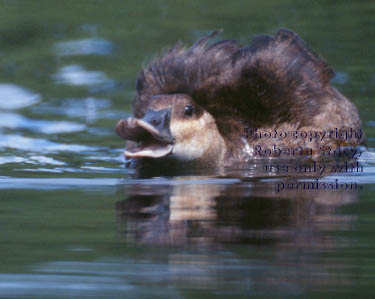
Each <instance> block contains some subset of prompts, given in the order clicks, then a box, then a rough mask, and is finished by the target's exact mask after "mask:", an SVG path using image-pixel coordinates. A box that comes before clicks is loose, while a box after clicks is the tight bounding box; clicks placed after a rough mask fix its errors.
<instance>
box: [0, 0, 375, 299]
mask: <svg viewBox="0 0 375 299" xmlns="http://www.w3.org/2000/svg"><path fill="white" fill-rule="evenodd" d="M374 15H375V3H374V2H373V1H351V2H350V1H339V2H337V1H336V2H332V3H329V2H327V1H313V2H311V3H310V2H306V1H305V2H301V1H292V0H290V1H235V2H234V3H233V2H231V1H217V0H215V1H204V2H203V1H172V0H171V1H120V0H118V1H99V0H97V1H79V0H74V1H73V0H71V1H47V0H46V1H42V0H37V1H28V0H23V1H22V0H19V1H6V0H0V297H1V298H25V297H27V298H68V297H71V298H78V297H90V296H92V297H97V298H117V297H136V298H147V297H151V296H153V297H155V298H169V297H170V298H193V297H194V298H199V297H202V298H211V297H222V298H232V297H238V298H241V297H244V298H245V297H249V296H255V295H259V296H269V297H273V296H280V297H286V296H295V295H297V296H306V297H317V298H318V297H345V296H348V297H349V296H354V295H358V296H366V297H370V296H374V295H375V291H374V288H373V285H374V282H375V199H374V194H375V162H374V161H375V152H374V150H373V149H374V148H375V113H374V112H375V101H374V96H375V67H374V66H375V18H374ZM280 27H287V28H290V29H292V30H294V31H296V32H298V33H299V34H300V35H301V36H302V37H303V39H304V40H305V41H307V42H308V44H309V45H310V46H312V47H313V48H314V50H315V51H316V52H318V53H319V54H321V55H322V56H323V57H324V58H325V59H326V60H327V61H328V62H329V63H330V64H331V65H332V66H333V68H334V69H335V71H336V77H335V79H334V80H333V84H334V85H335V86H336V87H337V88H338V89H339V90H340V91H341V92H342V93H343V94H345V95H346V96H347V97H348V98H350V99H351V100H352V101H353V102H354V103H355V104H356V106H357V107H358V109H359V111H360V114H361V118H362V120H363V127H364V130H365V132H366V135H367V137H368V141H367V146H368V150H364V153H363V154H362V156H361V157H360V158H359V160H358V161H357V162H358V163H359V164H360V168H359V170H358V171H355V170H353V169H352V171H350V170H345V171H344V170H343V171H340V172H336V173H332V174H330V175H328V174H326V176H323V177H320V178H319V183H320V184H322V183H325V184H326V186H328V184H332V186H333V187H332V188H331V189H332V190H327V188H325V189H322V188H320V189H317V188H314V189H303V187H302V186H304V185H303V184H304V183H305V184H308V182H310V183H311V182H316V177H317V175H316V173H314V172H311V171H309V172H308V173H307V174H303V175H301V174H300V173H297V172H296V173H290V172H289V173H288V174H286V173H281V172H279V173H274V174H273V175H267V174H266V173H265V172H264V168H263V167H264V165H260V164H259V165H255V164H254V165H248V166H246V167H245V168H244V169H240V170H230V171H228V172H226V173H216V174H212V173H205V172H203V173H202V172H201V173H186V174H183V175H179V176H168V177H150V178H144V179H141V178H135V177H134V174H133V173H132V171H129V170H127V169H125V168H124V163H123V162H124V161H123V157H122V151H123V146H124V144H123V142H122V140H121V139H120V138H119V137H117V136H116V135H115V134H114V126H115V124H116V122H117V120H118V119H120V118H124V117H126V116H127V115H129V114H130V104H131V101H132V99H133V98H134V96H135V87H134V85H135V77H136V73H137V71H138V70H139V68H140V67H141V65H142V64H144V63H146V62H147V61H149V60H150V59H151V58H152V57H153V56H154V55H155V54H156V53H159V52H160V50H161V49H163V48H166V47H168V46H170V45H173V44H174V43H175V42H176V41H178V40H183V41H185V42H186V43H188V44H191V43H192V42H194V40H196V39H197V38H199V37H202V36H203V35H204V34H206V33H209V32H211V31H212V30H215V29H218V28H223V29H224V32H223V33H222V34H221V36H220V38H231V39H237V40H240V41H241V42H243V43H247V42H249V41H250V40H251V37H252V36H253V35H255V34H260V33H267V34H271V33H274V32H275V31H276V30H277V29H278V28H280ZM311 169H312V168H311ZM298 182H300V184H298ZM301 182H302V183H301ZM297 188H298V189H297Z"/></svg>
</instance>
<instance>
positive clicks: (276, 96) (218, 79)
mask: <svg viewBox="0 0 375 299" xmlns="http://www.w3.org/2000/svg"><path fill="white" fill-rule="evenodd" d="M218 33H219V32H218V31H215V32H213V33H211V34H210V35H207V36H205V37H203V38H202V39H200V40H198V41H197V42H196V43H195V44H194V45H193V46H191V47H190V48H185V47H183V46H182V45H181V43H178V44H177V45H176V46H174V47H172V48H170V49H169V50H167V51H166V52H164V53H163V54H162V55H161V56H160V57H159V58H156V59H154V60H153V61H151V62H150V63H149V64H148V66H147V67H145V68H144V69H143V70H141V71H140V73H139V74H138V77H137V92H138V99H137V101H136V102H135V106H134V113H135V115H136V116H137V117H141V116H142V115H143V114H144V109H145V107H147V104H148V101H149V100H150V99H151V97H152V96H153V95H157V94H172V93H185V94H188V95H190V96H191V97H192V98H193V99H194V100H195V101H196V102H197V103H198V104H199V105H201V106H203V107H204V108H205V109H206V110H208V111H209V112H210V113H211V114H212V115H213V116H214V117H215V118H218V117H221V116H223V117H224V118H225V114H228V113H229V114H231V117H238V118H242V119H249V118H251V119H253V120H254V122H255V124H256V122H257V121H262V122H264V121H265V122H267V121H269V122H270V123H277V122H283V121H287V120H288V118H289V117H291V115H294V116H295V115H296V112H297V113H298V114H301V113H302V114H303V111H301V109H303V110H308V109H310V108H312V107H316V105H317V104H318V105H319V101H321V100H322V92H323V93H324V92H326V86H327V85H328V84H329V81H330V79H331V78H332V77H333V74H334V73H333V71H332V69H331V68H330V67H329V66H328V65H327V64H326V63H325V62H324V61H323V60H322V59H321V58H320V57H319V56H318V55H317V54H315V53H314V52H313V51H312V50H311V49H309V48H308V47H307V45H306V44H305V43H304V41H303V40H302V39H301V38H300V37H299V36H298V35H297V34H295V33H293V32H291V31H289V30H286V29H281V30H279V31H278V32H277V33H276V35H275V36H274V37H271V36H265V35H262V36H257V37H255V38H254V39H253V41H252V42H251V43H250V44H249V45H247V46H242V45H240V44H239V43H238V42H237V41H234V40H223V41H219V42H215V43H210V40H211V39H212V38H213V37H214V36H216V35H217V34H218ZM233 114H234V115H233ZM265 115H267V117H268V118H269V119H266V120H265V119H264V117H265ZM259 116H261V117H262V119H261V120H260V119H257V118H259Z"/></svg>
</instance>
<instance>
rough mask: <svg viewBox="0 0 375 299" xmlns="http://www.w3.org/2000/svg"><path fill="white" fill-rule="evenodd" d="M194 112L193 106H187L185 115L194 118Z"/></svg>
mask: <svg viewBox="0 0 375 299" xmlns="http://www.w3.org/2000/svg"><path fill="white" fill-rule="evenodd" d="M193 112H194V108H193V106H192V105H187V106H185V111H184V113H185V115H187V116H192V115H193Z"/></svg>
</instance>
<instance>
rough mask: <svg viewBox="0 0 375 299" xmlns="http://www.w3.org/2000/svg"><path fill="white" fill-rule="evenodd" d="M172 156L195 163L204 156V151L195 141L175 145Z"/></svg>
mask: <svg viewBox="0 0 375 299" xmlns="http://www.w3.org/2000/svg"><path fill="white" fill-rule="evenodd" d="M172 155H173V156H174V157H175V158H176V159H178V160H181V161H194V160H198V159H200V158H201V157H202V156H203V155H204V149H203V147H202V146H200V145H199V144H198V143H196V142H194V141H191V142H189V141H188V142H181V143H175V144H174V146H173V150H172Z"/></svg>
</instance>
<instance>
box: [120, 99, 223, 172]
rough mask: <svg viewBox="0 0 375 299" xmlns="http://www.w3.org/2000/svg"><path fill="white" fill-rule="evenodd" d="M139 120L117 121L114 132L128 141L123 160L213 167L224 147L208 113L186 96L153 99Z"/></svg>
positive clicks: (219, 158)
mask: <svg viewBox="0 0 375 299" xmlns="http://www.w3.org/2000/svg"><path fill="white" fill-rule="evenodd" d="M144 110H145V112H144V115H143V117H140V118H136V117H130V118H127V119H123V120H120V121H119V122H118V123H117V125H116V132H117V134H118V135H120V136H121V137H122V138H124V139H125V140H130V141H132V142H131V143H130V146H129V145H128V146H127V148H126V149H125V153H124V155H125V157H127V158H154V159H163V158H167V159H168V160H176V161H178V162H180V163H183V162H186V163H189V164H195V165H200V166H201V165H206V166H207V165H215V166H216V165H217V164H218V162H219V163H220V161H221V160H222V159H223V158H224V153H225V151H226V146H225V142H224V140H223V138H222V137H221V135H220V133H219V131H218V128H217V126H216V123H215V119H214V118H213V117H212V115H211V114H210V113H208V112H207V111H206V110H204V109H203V108H202V107H201V106H199V105H198V104H197V103H195V102H194V100H193V99H192V98H191V97H190V96H189V95H186V94H172V95H163V94H162V95H156V96H153V97H152V99H151V100H150V101H149V102H148V106H147V107H146V109H144Z"/></svg>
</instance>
